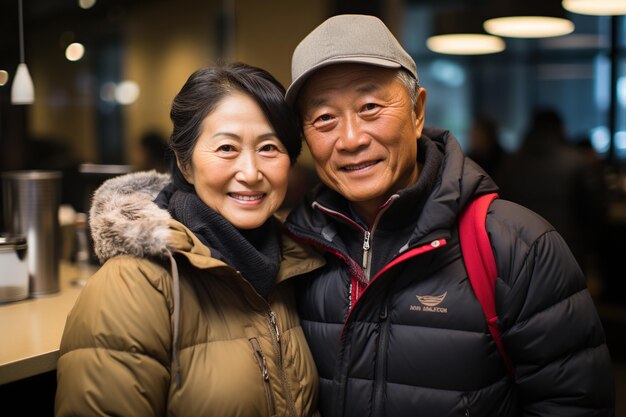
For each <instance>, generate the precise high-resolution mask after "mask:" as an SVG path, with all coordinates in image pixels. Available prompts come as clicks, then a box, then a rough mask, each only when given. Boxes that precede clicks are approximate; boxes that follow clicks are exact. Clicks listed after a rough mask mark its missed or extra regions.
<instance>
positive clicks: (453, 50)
mask: <svg viewBox="0 0 626 417" xmlns="http://www.w3.org/2000/svg"><path fill="white" fill-rule="evenodd" d="M426 46H427V47H428V49H430V50H431V51H433V52H438V53H440V54H451V55H483V54H493V53H497V52H502V51H504V49H505V45H504V41H503V40H502V39H500V38H498V37H497V36H491V35H487V34H483V35H481V34H473V33H456V34H450V35H436V36H431V37H430V38H428V39H427V40H426Z"/></svg>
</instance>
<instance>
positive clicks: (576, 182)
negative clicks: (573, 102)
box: [495, 108, 606, 275]
mask: <svg viewBox="0 0 626 417" xmlns="http://www.w3.org/2000/svg"><path fill="white" fill-rule="evenodd" d="M495 179H496V182H497V183H498V185H499V186H500V189H501V190H500V196H501V197H503V198H506V199H510V200H512V201H514V202H517V203H519V204H522V205H524V206H527V207H528V208H530V209H531V210H534V211H536V212H537V213H539V214H541V215H542V216H543V217H545V218H546V220H548V221H549V222H550V223H551V224H552V225H553V226H554V227H555V229H556V230H557V231H558V232H559V233H560V234H561V235H562V236H563V238H564V239H565V240H566V242H567V243H568V245H569V247H570V249H571V250H572V253H573V254H574V256H575V257H576V260H577V261H578V263H579V264H580V266H581V267H582V268H583V270H584V271H585V273H586V274H587V275H588V273H589V270H590V268H591V264H592V261H591V260H592V259H593V258H594V257H595V254H597V252H598V248H597V244H598V242H599V237H600V236H599V234H600V233H601V230H602V229H603V227H604V224H605V219H606V195H605V192H604V187H603V186H602V184H603V173H602V170H601V169H599V165H598V161H597V160H596V159H592V158H590V157H589V155H588V152H583V151H581V150H580V149H577V148H576V147H574V146H573V145H570V144H568V142H567V140H566V129H565V126H564V124H563V121H562V119H561V116H560V115H559V113H558V112H556V111H555V110H553V109H549V108H545V109H537V110H536V111H535V113H534V116H533V120H532V124H531V126H530V128H529V129H528V131H527V134H526V135H525V137H524V140H523V143H522V146H521V148H520V149H519V151H517V152H515V153H513V154H512V155H508V156H506V157H505V158H504V159H503V160H502V163H501V164H500V166H499V168H498V169H497V172H496V174H495Z"/></svg>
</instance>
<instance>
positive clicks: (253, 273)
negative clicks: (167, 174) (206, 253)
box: [156, 186, 281, 298]
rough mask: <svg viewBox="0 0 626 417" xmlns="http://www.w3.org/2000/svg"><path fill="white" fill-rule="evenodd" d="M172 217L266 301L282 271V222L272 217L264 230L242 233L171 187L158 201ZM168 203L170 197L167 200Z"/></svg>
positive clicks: (194, 197)
mask: <svg viewBox="0 0 626 417" xmlns="http://www.w3.org/2000/svg"><path fill="white" fill-rule="evenodd" d="M164 194H165V196H167V195H168V194H169V202H167V206H166V207H167V209H168V211H169V212H170V213H171V214H172V217H173V218H174V219H176V220H178V221H179V222H181V223H182V224H184V225H185V226H187V227H188V228H189V230H191V231H192V232H193V233H194V234H195V235H196V236H197V237H198V239H200V241H202V243H204V244H205V245H206V246H208V247H209V248H210V249H211V255H212V256H213V257H214V258H216V259H219V260H221V261H224V262H225V263H227V264H228V265H230V266H232V267H233V268H235V269H237V270H238V271H239V272H241V275H243V277H244V278H245V279H246V280H247V281H248V282H249V283H250V284H252V286H253V287H254V289H255V290H256V291H257V292H258V293H259V294H260V295H261V296H262V297H263V298H267V297H268V295H269V293H270V291H271V289H272V287H273V286H274V283H275V282H276V275H277V274H278V269H279V267H280V259H281V246H280V222H279V221H278V219H276V218H274V217H270V218H269V219H268V220H267V221H266V222H265V223H264V224H263V225H262V226H261V227H259V228H257V229H252V230H240V229H237V228H236V227H234V226H233V225H232V224H231V223H230V222H229V221H228V220H226V219H225V218H224V217H223V216H221V215H220V214H218V213H217V212H215V211H214V210H213V209H211V208H209V207H208V206H207V205H206V204H204V202H203V201H202V200H200V198H199V197H198V196H197V194H196V193H194V192H185V191H182V190H175V191H173V192H172V186H170V187H168V188H166V189H165V190H163V191H162V193H161V195H160V196H159V197H157V201H156V202H157V204H159V205H160V206H162V205H164V204H163V203H164V200H163V198H164ZM165 198H166V199H167V197H165Z"/></svg>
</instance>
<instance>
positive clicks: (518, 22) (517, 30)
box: [484, 16, 574, 38]
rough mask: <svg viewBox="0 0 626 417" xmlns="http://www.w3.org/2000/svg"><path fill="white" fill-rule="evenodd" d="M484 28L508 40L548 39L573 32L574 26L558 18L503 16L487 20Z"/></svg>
mask: <svg viewBox="0 0 626 417" xmlns="http://www.w3.org/2000/svg"><path fill="white" fill-rule="evenodd" d="M484 28H485V30H486V31H487V32H488V33H491V34H492V35H498V36H504V37H509V38H548V37H552V36H562V35H567V34H568V33H572V32H573V31H574V24H573V23H572V22H571V21H569V20H567V19H563V18H560V17H550V16H505V17H496V18H493V19H488V20H486V21H485V23H484Z"/></svg>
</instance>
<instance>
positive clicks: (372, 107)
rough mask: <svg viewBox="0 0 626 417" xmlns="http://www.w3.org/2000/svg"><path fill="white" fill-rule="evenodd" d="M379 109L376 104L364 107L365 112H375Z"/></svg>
mask: <svg viewBox="0 0 626 417" xmlns="http://www.w3.org/2000/svg"><path fill="white" fill-rule="evenodd" d="M377 108H378V104H375V103H367V104H366V105H365V106H363V110H366V111H367V110H375V109H377Z"/></svg>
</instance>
